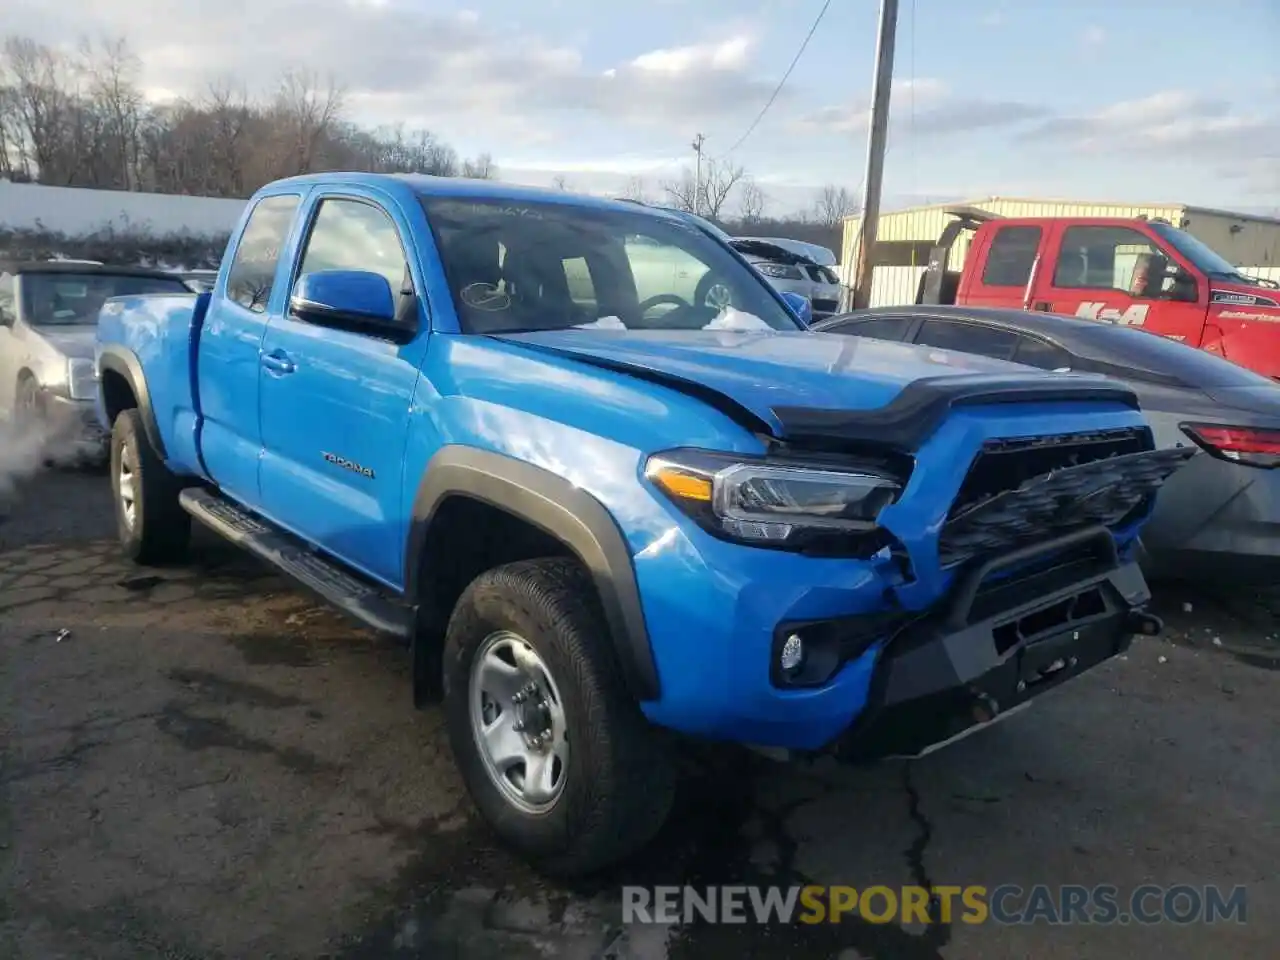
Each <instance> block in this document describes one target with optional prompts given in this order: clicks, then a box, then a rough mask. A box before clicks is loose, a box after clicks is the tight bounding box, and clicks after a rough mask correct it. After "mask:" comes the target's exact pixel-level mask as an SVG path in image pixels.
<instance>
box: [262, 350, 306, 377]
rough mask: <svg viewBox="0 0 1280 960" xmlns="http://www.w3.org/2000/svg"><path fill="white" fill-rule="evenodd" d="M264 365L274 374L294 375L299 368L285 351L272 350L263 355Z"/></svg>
mask: <svg viewBox="0 0 1280 960" xmlns="http://www.w3.org/2000/svg"><path fill="white" fill-rule="evenodd" d="M262 365H263V366H264V367H266V368H267V369H268V370H270V371H271V372H272V373H293V371H295V370H297V369H298V368H297V366H296V365H295V364H294V362H293V361H292V360H290V359H289V355H288V354H287V353H285V352H284V351H283V350H272V351H271V352H270V353H264V354H263V355H262Z"/></svg>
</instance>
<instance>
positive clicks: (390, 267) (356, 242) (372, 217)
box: [298, 199, 408, 293]
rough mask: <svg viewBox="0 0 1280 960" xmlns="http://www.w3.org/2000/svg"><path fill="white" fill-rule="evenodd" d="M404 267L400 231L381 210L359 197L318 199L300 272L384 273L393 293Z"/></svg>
mask: <svg viewBox="0 0 1280 960" xmlns="http://www.w3.org/2000/svg"><path fill="white" fill-rule="evenodd" d="M407 267H408V264H407V263H406V262H405V256H404V247H403V246H402V245H401V243H400V231H398V230H397V229H396V225H395V223H393V222H392V220H391V218H390V217H389V216H387V214H386V213H385V212H384V211H382V210H380V209H378V208H377V207H375V206H374V205H373V204H371V203H365V202H363V201H361V200H345V199H329V200H321V201H320V208H319V210H317V212H316V217H315V221H314V222H313V223H312V225H311V235H310V236H308V237H307V246H306V249H305V250H304V251H303V254H302V268H301V269H300V270H299V271H298V273H299V276H301V275H302V274H304V273H315V272H317V271H319V270H367V271H369V272H370V273H380V274H382V276H384V277H386V278H387V283H389V284H391V290H392V292H393V293H395V292H397V291H399V289H400V286H401V284H403V283H404V275H405V270H406V269H407Z"/></svg>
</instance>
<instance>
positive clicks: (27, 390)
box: [13, 373, 44, 430]
mask: <svg viewBox="0 0 1280 960" xmlns="http://www.w3.org/2000/svg"><path fill="white" fill-rule="evenodd" d="M13 419H14V422H15V423H16V424H17V425H18V426H19V427H20V428H21V429H24V430H25V429H28V428H34V427H37V426H39V425H40V423H41V421H43V420H44V411H43V410H42V409H41V407H40V389H39V387H38V386H37V385H36V380H35V377H33V376H31V375H30V374H29V373H28V374H23V375H22V376H21V377H19V378H18V387H17V390H16V391H15V393H14V398H13Z"/></svg>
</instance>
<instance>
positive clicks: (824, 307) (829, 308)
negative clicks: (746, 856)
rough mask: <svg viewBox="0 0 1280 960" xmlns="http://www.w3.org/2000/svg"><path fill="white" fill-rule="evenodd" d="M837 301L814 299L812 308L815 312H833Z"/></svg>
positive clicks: (837, 303) (837, 304)
mask: <svg viewBox="0 0 1280 960" xmlns="http://www.w3.org/2000/svg"><path fill="white" fill-rule="evenodd" d="M838 306H839V302H838V301H836V300H814V301H813V309H814V311H815V312H817V313H835V312H836V308H837V307H838Z"/></svg>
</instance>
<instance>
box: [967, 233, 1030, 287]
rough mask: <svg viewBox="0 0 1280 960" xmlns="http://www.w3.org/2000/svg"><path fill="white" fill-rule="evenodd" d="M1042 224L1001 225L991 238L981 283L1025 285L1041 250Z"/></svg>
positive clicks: (992, 285)
mask: <svg viewBox="0 0 1280 960" xmlns="http://www.w3.org/2000/svg"><path fill="white" fill-rule="evenodd" d="M1043 235H1044V232H1043V231H1042V230H1041V229H1040V228H1039V227H1001V228H1000V229H999V230H997V231H996V235H995V236H994V237H992V238H991V247H990V248H989V249H988V250H987V265H986V268H985V269H984V270H983V271H982V283H983V285H984V286H988V287H1020V288H1021V287H1025V286H1026V285H1027V282H1028V281H1029V280H1030V279H1031V268H1032V266H1034V265H1035V262H1036V253H1038V252H1039V250H1040V238H1041V237H1042V236H1043Z"/></svg>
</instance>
